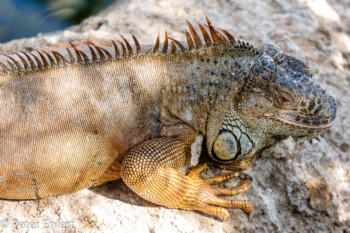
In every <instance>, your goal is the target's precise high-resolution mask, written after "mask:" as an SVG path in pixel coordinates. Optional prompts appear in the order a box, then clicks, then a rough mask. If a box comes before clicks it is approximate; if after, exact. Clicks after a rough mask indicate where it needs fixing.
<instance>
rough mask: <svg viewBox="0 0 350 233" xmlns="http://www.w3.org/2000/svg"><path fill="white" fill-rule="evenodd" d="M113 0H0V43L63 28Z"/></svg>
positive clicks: (79, 20) (95, 11)
mask: <svg viewBox="0 0 350 233" xmlns="http://www.w3.org/2000/svg"><path fill="white" fill-rule="evenodd" d="M114 1H115V0H0V43H2V42H6V41H9V40H13V39H16V38H23V37H31V36H34V35H36V34H38V33H39V32H51V31H56V30H63V29H64V28H66V27H67V26H70V25H73V24H78V23H80V22H81V21H82V20H83V19H85V18H87V17H88V16H90V15H94V14H97V13H98V12H99V11H101V10H103V9H105V8H106V7H107V6H109V5H110V4H112V3H113V2H114Z"/></svg>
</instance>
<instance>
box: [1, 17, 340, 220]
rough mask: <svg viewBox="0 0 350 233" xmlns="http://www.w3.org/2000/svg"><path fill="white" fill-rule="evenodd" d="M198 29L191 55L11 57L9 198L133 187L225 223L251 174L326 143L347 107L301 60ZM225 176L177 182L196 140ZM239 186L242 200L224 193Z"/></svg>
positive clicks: (167, 47) (63, 48)
mask: <svg viewBox="0 0 350 233" xmlns="http://www.w3.org/2000/svg"><path fill="white" fill-rule="evenodd" d="M207 23H208V28H209V30H208V31H207V30H206V29H205V28H204V27H203V26H202V25H201V24H198V27H199V29H200V31H201V34H202V37H203V39H201V38H200V36H199V35H198V33H197V32H196V30H195V29H194V28H193V26H192V25H191V24H190V23H188V26H189V30H190V32H187V31H186V38H187V43H184V42H179V41H177V40H175V39H173V38H170V37H169V38H168V36H167V34H166V36H165V40H164V43H163V44H160V43H159V37H158V38H157V41H156V44H155V45H154V46H145V45H142V46H140V45H139V43H138V41H137V39H136V38H135V37H133V40H134V45H130V43H129V42H128V41H127V40H126V39H125V38H124V37H122V40H123V41H111V42H97V41H81V42H69V43H63V44H59V45H57V46H53V47H50V48H44V49H37V48H34V49H32V51H31V52H29V51H19V52H12V53H10V54H2V55H1V57H0V71H1V75H0V153H1V154H0V198H4V199H38V198H45V197H49V196H54V195H61V194H67V193H72V192H75V191H77V190H80V189H84V188H88V187H91V186H94V185H99V184H102V183H105V182H107V181H110V180H116V179H118V178H122V179H123V180H124V182H125V183H126V184H127V185H128V186H129V187H130V188H131V189H132V190H134V191H135V192H136V193H137V194H139V195H140V196H141V197H143V198H145V199H147V200H149V201H151V202H154V203H157V204H159V205H163V206H167V207H170V208H180V209H189V210H199V211H202V212H204V213H208V214H210V215H216V216H219V217H221V218H222V219H226V218H227V217H228V215H229V214H228V211H227V210H226V209H225V207H226V208H240V209H242V210H243V211H245V212H247V213H249V214H250V213H251V212H252V211H253V204H252V203H251V202H250V201H240V200H228V199H224V198H221V197H219V196H232V195H237V194H239V193H242V192H244V191H246V190H248V189H249V188H250V186H251V180H250V179H249V178H248V176H246V175H244V174H241V173H239V172H238V171H241V170H244V169H246V168H248V167H249V166H250V164H251V161H252V159H254V158H255V157H256V156H257V155H258V154H259V153H261V152H262V151H263V150H265V149H267V148H270V147H271V146H274V145H275V144H276V143H278V142H280V141H281V140H283V139H285V138H287V137H289V136H292V137H293V138H295V139H298V140H302V139H309V138H313V137H317V136H318V135H320V134H321V133H322V132H324V131H325V130H326V129H328V128H329V127H330V126H331V125H332V122H333V120H334V119H335V116H336V104H335V101H334V99H333V97H331V96H330V95H328V94H327V93H326V92H325V91H324V90H323V89H321V88H320V86H319V85H317V84H315V83H314V81H313V79H312V77H311V76H312V74H311V71H310V70H309V68H308V67H307V66H306V65H305V64H304V63H303V62H301V61H300V60H297V59H295V58H294V57H292V56H289V55H287V54H285V53H283V52H282V51H281V50H280V49H279V48H277V47H275V46H273V45H264V46H261V47H259V48H257V49H256V48H254V47H253V46H251V45H250V44H248V43H244V42H241V41H236V40H235V39H234V38H233V37H232V36H231V35H230V34H229V33H228V32H227V31H225V30H222V29H214V27H213V26H212V25H211V23H210V21H209V20H208V19H207ZM199 134H202V135H203V136H205V137H206V144H207V148H208V153H209V155H210V156H211V157H212V159H213V160H215V161H216V162H217V163H218V164H219V166H220V167H222V168H223V169H229V170H234V172H231V173H227V174H224V175H220V176H216V177H212V178H208V179H200V178H199V175H200V173H201V172H202V171H203V170H205V168H206V165H205V164H200V165H198V166H196V167H195V168H193V169H192V170H191V171H190V172H189V174H187V175H184V174H182V173H179V172H178V171H177V169H178V168H180V167H182V166H184V165H185V163H186V161H188V160H189V159H190V156H191V151H190V146H191V144H192V143H193V142H194V141H195V137H196V136H197V135H199ZM237 176H239V177H240V178H241V179H242V180H243V181H242V184H241V185H239V186H237V187H234V188H218V187H216V186H213V185H215V184H218V183H222V182H225V181H227V180H229V179H231V178H233V177H237Z"/></svg>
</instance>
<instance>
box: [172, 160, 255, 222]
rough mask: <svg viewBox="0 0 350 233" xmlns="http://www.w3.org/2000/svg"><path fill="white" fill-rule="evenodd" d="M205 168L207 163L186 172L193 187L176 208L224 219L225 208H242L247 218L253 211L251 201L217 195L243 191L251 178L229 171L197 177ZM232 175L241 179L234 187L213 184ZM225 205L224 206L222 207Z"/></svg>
mask: <svg viewBox="0 0 350 233" xmlns="http://www.w3.org/2000/svg"><path fill="white" fill-rule="evenodd" d="M206 168H207V164H206V163H203V164H199V165H197V166H196V167H194V168H193V169H191V171H190V172H189V173H188V174H187V177H188V178H190V180H191V183H193V184H192V185H193V189H190V190H188V192H187V194H186V196H185V197H184V198H183V199H182V200H181V201H180V202H179V203H177V204H178V206H177V207H178V208H182V209H195V210H199V211H201V212H203V213H207V214H210V215H215V216H218V217H220V218H221V219H222V221H225V220H226V219H227V218H228V216H229V213H228V211H227V209H226V208H236V209H242V210H243V211H244V212H245V213H247V214H248V216H249V218H250V216H251V214H252V213H253V203H252V202H251V201H244V200H230V199H224V198H221V197H219V196H235V195H238V194H241V193H244V192H245V191H247V190H248V189H249V188H250V187H251V186H252V178H251V177H250V176H248V175H246V174H244V173H242V172H231V173H226V174H223V175H218V176H214V177H211V178H207V179H201V178H199V176H200V174H201V173H202V172H203V171H204V170H205V169H206ZM234 177H238V178H240V179H241V180H242V183H241V184H240V185H238V186H236V187H234V188H219V187H217V186H214V185H216V184H220V183H223V182H225V181H228V180H230V179H232V178H234ZM223 207H226V208H223Z"/></svg>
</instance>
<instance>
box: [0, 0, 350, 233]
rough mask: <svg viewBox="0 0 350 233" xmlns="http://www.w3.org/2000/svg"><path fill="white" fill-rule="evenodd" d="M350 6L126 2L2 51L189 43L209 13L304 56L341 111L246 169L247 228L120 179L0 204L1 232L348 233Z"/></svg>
mask: <svg viewBox="0 0 350 233" xmlns="http://www.w3.org/2000/svg"><path fill="white" fill-rule="evenodd" d="M349 4H350V1H349V0H339V1H326V0H314V1H311V0H300V1H287V0H266V1H253V0H236V1H223V0H220V1H217V0H207V1H199V0H186V1H185V0H177V1H165V0H159V1H156V0H145V1H141V0H131V1H126V0H124V1H118V2H116V3H115V4H114V5H113V6H111V7H110V8H108V9H107V10H105V11H104V12H101V13H100V14H99V15H97V16H95V17H91V18H89V19H86V20H85V21H84V22H82V23H81V24H80V25H77V26H73V27H70V28H68V29H67V30H65V31H60V32H54V33H48V34H39V35H37V36H36V37H33V38H27V39H19V40H14V41H10V42H8V43H5V44H2V45H0V50H2V51H5V50H7V49H21V48H25V47H27V46H42V45H50V44H54V43H57V42H62V41H66V40H77V39H87V38H103V39H109V38H119V34H124V35H126V36H127V37H128V38H130V34H134V35H135V36H137V38H139V41H140V42H142V43H143V44H152V43H154V42H155V40H156V37H157V35H158V34H159V33H160V34H161V35H163V33H164V32H165V30H167V31H168V33H169V34H170V35H171V36H172V37H175V38H178V39H180V40H185V36H184V29H185V27H186V21H185V20H187V19H188V20H190V21H191V22H196V21H200V22H204V16H205V15H207V16H208V17H209V18H210V19H211V21H212V23H213V24H214V25H216V26H218V27H221V28H225V29H227V30H228V31H229V32H231V33H232V34H233V35H235V36H236V37H237V38H238V39H241V40H245V41H248V42H249V43H251V44H253V45H255V46H259V45H261V44H263V43H271V44H275V45H278V46H280V47H281V48H282V49H283V50H284V51H286V52H288V53H290V54H291V55H293V56H296V57H301V59H303V60H304V61H306V62H307V63H308V65H309V66H310V67H311V69H312V70H313V72H314V78H315V80H316V81H317V82H318V83H320V85H321V86H323V87H324V88H325V89H327V90H328V91H329V92H331V93H332V95H334V96H335V98H336V101H337V105H338V116H337V120H336V121H335V123H334V125H333V127H332V128H331V129H330V130H329V131H328V132H327V133H326V134H325V137H324V138H320V139H319V140H313V143H312V145H311V144H310V143H309V142H305V143H304V144H302V145H299V144H297V143H295V142H294V141H293V140H292V139H288V140H287V141H285V142H284V143H282V144H280V145H278V146H277V147H276V148H275V149H274V150H272V151H269V152H266V153H264V154H262V155H261V156H260V157H259V158H257V159H256V161H255V162H254V164H253V167H252V168H251V169H250V170H248V171H247V173H248V174H249V175H251V176H252V177H253V179H254V183H253V187H252V188H251V190H249V191H248V192H247V193H245V194H244V195H240V196H237V197H235V198H237V199H249V200H251V201H253V202H254V204H255V211H254V215H253V217H252V219H251V220H250V221H249V220H248V219H247V217H246V216H245V214H244V213H243V212H242V211H240V210H230V217H229V219H228V220H227V221H226V222H221V221H219V220H218V219H216V218H213V217H210V216H207V215H204V214H201V213H198V212H194V211H183V210H172V209H166V208H163V207H159V206H156V205H154V204H152V203H149V202H147V201H144V200H143V199H141V198H140V197H138V196H137V195H136V194H135V193H133V192H132V191H131V190H130V189H129V188H128V187H126V186H125V184H124V183H123V182H122V181H120V180H119V181H115V182H110V183H107V184H105V185H102V186H99V187H95V188H91V189H86V190H81V191H79V192H77V193H74V194H70V195H65V196H59V197H52V198H47V199H43V200H37V201H6V200H1V201H0V229H1V230H5V231H12V230H14V231H20V230H21V227H20V226H19V225H18V224H17V225H16V224H15V222H14V221H17V222H23V223H24V222H25V221H29V222H32V223H36V224H37V225H35V226H36V228H38V227H39V228H41V229H42V228H45V226H47V225H45V224H44V222H45V221H46V220H49V221H51V223H52V225H51V229H52V228H56V229H59V230H67V231H72V232H73V231H75V230H77V231H84V232H96V231H118V232H164V231H166V232H242V231H243V232H350V230H349V229H350V149H349V139H350V130H349V128H350V117H349V116H350V108H349V106H350V95H349V90H350V36H349V28H350V15H349V11H348V7H349ZM201 160H203V158H202V159H201ZM204 160H205V159H204ZM209 167H210V169H208V170H207V171H206V172H205V174H204V175H203V177H209V176H212V175H217V174H220V173H221V171H220V170H219V169H217V168H215V167H214V166H213V165H212V164H211V163H209ZM235 184H236V181H231V182H228V183H226V184H225V186H229V187H232V186H233V185H235ZM55 223H57V224H56V225H55ZM58 223H61V225H59V224H58ZM6 224H7V225H6ZM11 224H12V226H11ZM69 224H71V225H69ZM22 226H24V228H23V229H22V230H29V231H30V232H31V229H28V228H29V227H28V226H27V227H25V225H22ZM62 226H67V228H65V229H62ZM46 229H47V228H46Z"/></svg>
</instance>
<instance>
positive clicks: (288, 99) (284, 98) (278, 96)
mask: <svg viewBox="0 0 350 233" xmlns="http://www.w3.org/2000/svg"><path fill="white" fill-rule="evenodd" d="M275 100H276V102H277V104H279V105H282V106H287V105H289V104H291V103H293V102H294V100H293V97H292V96H291V95H290V94H288V93H287V92H285V91H278V92H276V93H275Z"/></svg>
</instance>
